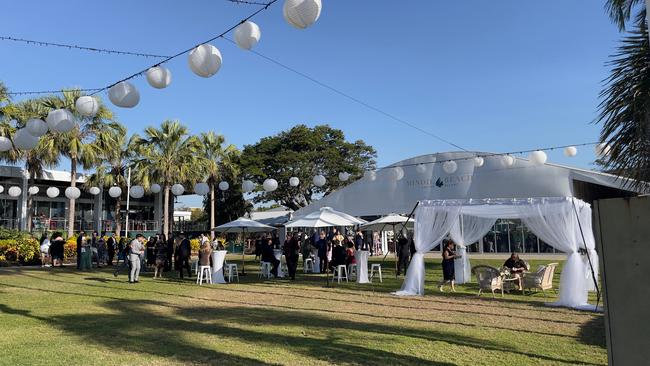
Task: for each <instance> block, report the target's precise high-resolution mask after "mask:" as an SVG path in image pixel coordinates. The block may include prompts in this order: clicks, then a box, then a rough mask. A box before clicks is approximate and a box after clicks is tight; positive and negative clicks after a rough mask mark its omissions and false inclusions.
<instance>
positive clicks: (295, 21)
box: [282, 0, 323, 29]
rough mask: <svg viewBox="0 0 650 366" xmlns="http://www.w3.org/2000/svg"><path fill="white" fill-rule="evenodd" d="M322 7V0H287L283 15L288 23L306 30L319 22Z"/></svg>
mask: <svg viewBox="0 0 650 366" xmlns="http://www.w3.org/2000/svg"><path fill="white" fill-rule="evenodd" d="M322 7H323V4H321V0H285V2H284V6H283V7H282V14H283V15H284V19H285V20H286V21H287V23H289V24H291V25H292V26H294V27H296V28H298V29H305V28H307V27H309V26H310V25H312V24H314V23H315V22H316V21H317V20H318V17H320V12H321V9H322Z"/></svg>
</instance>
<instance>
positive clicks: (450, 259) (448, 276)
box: [438, 240, 460, 292]
mask: <svg viewBox="0 0 650 366" xmlns="http://www.w3.org/2000/svg"><path fill="white" fill-rule="evenodd" d="M444 246H445V248H444V249H443V250H442V281H441V282H440V285H439V286H438V289H439V290H440V292H443V286H444V285H445V283H447V282H449V284H451V291H453V292H456V288H455V287H454V285H455V279H454V275H455V273H454V258H460V256H459V255H457V254H456V252H455V248H454V247H455V244H454V242H453V241H452V240H447V241H446V242H445V243H444Z"/></svg>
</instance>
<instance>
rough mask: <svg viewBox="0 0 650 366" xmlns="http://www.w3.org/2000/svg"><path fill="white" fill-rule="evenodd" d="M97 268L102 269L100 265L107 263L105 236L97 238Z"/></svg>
mask: <svg viewBox="0 0 650 366" xmlns="http://www.w3.org/2000/svg"><path fill="white" fill-rule="evenodd" d="M96 245H97V268H100V267H101V266H100V264H105V263H106V241H105V240H104V235H101V236H99V237H98V238H97V242H96Z"/></svg>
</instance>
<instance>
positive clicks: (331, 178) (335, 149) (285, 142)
mask: <svg viewBox="0 0 650 366" xmlns="http://www.w3.org/2000/svg"><path fill="white" fill-rule="evenodd" d="M376 156H377V153H376V152H375V149H374V148H373V147H372V146H369V145H366V144H365V142H363V141H362V140H357V141H354V142H348V141H346V140H345V135H344V134H343V131H341V130H338V129H334V128H331V127H330V126H328V125H320V126H315V127H313V128H310V127H307V126H305V125H297V126H295V127H293V128H291V129H289V130H288V131H284V132H281V133H279V134H277V135H275V136H270V137H264V138H262V139H261V140H260V141H259V142H257V143H256V144H254V145H247V146H245V147H244V150H243V152H242V157H241V170H242V174H243V176H244V178H247V179H252V180H254V181H257V182H259V183H262V182H263V181H264V180H265V179H267V178H273V179H275V180H277V181H278V183H279V184H278V189H277V190H275V191H273V192H270V193H265V194H261V193H259V194H257V195H255V197H254V198H253V200H254V202H270V201H275V202H278V203H280V204H282V205H284V206H286V207H289V208H291V209H293V210H297V209H299V208H301V207H304V206H306V205H308V204H309V203H310V202H311V201H312V200H313V199H314V198H317V197H320V196H322V195H325V194H327V193H329V192H331V191H332V190H335V189H338V188H340V187H342V186H344V185H346V184H349V183H350V182H353V181H354V180H356V179H358V178H360V177H362V176H363V172H364V170H367V169H374V167H375V157H376ZM341 172H347V173H349V174H351V176H350V179H349V181H347V182H342V181H340V180H339V178H338V174H339V173H341ZM317 174H322V175H324V176H325V177H326V178H327V183H326V184H325V186H323V187H316V186H314V185H313V184H312V179H313V177H314V176H315V175H317ZM291 177H297V178H298V179H300V185H299V186H298V187H290V186H289V178H291Z"/></svg>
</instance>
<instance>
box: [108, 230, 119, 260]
mask: <svg viewBox="0 0 650 366" xmlns="http://www.w3.org/2000/svg"><path fill="white" fill-rule="evenodd" d="M116 249H117V245H115V238H114V237H113V235H110V236H109V237H108V239H107V240H106V252H107V254H108V260H107V262H106V265H107V266H112V265H113V258H115V250H116Z"/></svg>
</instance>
